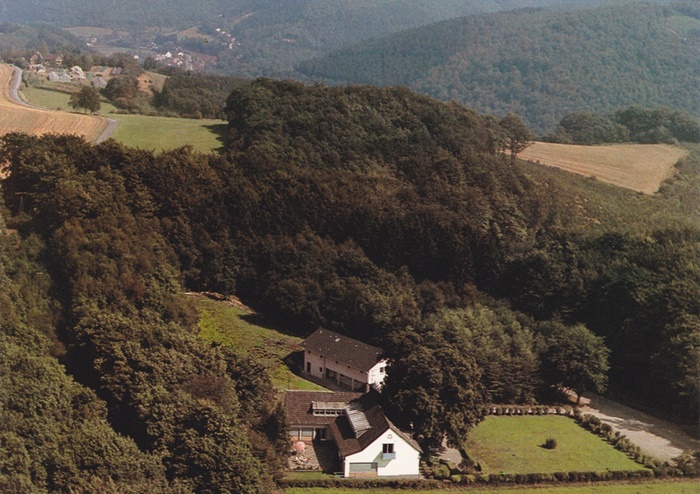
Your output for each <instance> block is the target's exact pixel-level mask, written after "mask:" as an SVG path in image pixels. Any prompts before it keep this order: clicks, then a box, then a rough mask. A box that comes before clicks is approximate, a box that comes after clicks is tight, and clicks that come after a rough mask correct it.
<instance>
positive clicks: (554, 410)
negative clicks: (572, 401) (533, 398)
mask: <svg viewBox="0 0 700 494" xmlns="http://www.w3.org/2000/svg"><path fill="white" fill-rule="evenodd" d="M483 411H484V415H510V416H515V415H565V416H567V417H573V416H574V414H576V413H577V412H578V413H580V411H579V409H578V408H576V407H571V406H551V407H550V406H544V405H491V406H488V407H485V408H484V410H483Z"/></svg>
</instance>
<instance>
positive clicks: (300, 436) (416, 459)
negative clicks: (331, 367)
mask: <svg viewBox="0 0 700 494" xmlns="http://www.w3.org/2000/svg"><path fill="white" fill-rule="evenodd" d="M284 408H285V415H286V419H287V423H288V425H289V429H288V430H289V438H290V441H291V442H292V444H294V443H296V442H297V441H304V442H305V443H307V444H309V443H312V442H314V441H316V442H323V441H332V442H333V444H334V445H335V447H336V448H337V453H338V459H339V461H340V464H341V471H342V473H343V476H344V477H418V476H419V475H420V473H419V464H420V455H421V449H420V447H419V446H418V444H417V443H416V442H415V441H414V440H413V439H412V438H411V436H410V435H409V434H406V433H404V432H402V431H400V430H399V429H398V428H397V427H396V426H395V425H394V424H393V423H392V422H391V421H390V420H389V419H388V418H387V417H386V416H385V415H384V412H383V411H382V409H381V407H380V406H379V404H378V403H377V400H376V392H374V391H371V392H369V393H365V394H360V393H350V392H344V393H330V392H324V391H287V392H286V394H285V400H284Z"/></svg>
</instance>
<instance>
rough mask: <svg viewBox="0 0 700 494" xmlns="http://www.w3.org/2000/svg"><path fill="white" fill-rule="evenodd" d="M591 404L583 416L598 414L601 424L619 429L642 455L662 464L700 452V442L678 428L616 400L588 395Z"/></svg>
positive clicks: (585, 409) (584, 409)
mask: <svg viewBox="0 0 700 494" xmlns="http://www.w3.org/2000/svg"><path fill="white" fill-rule="evenodd" d="M587 395H588V398H589V400H590V401H589V403H588V404H587V405H586V406H585V407H583V408H582V411H583V412H584V413H591V414H593V415H596V416H597V417H598V418H600V420H601V421H602V422H605V423H608V424H610V425H611V426H612V427H613V429H615V430H619V431H620V433H621V434H624V435H625V436H627V437H628V438H629V440H630V441H632V442H633V443H634V444H636V445H637V446H639V447H640V448H641V449H642V451H643V452H645V453H647V454H649V455H651V456H653V457H654V458H657V459H659V460H662V461H670V460H671V459H673V458H675V457H677V456H679V455H680V454H681V453H682V452H683V451H684V450H695V451H700V441H699V440H697V439H694V438H692V437H690V436H689V435H688V434H686V433H685V432H684V431H683V430H682V429H680V428H679V427H677V426H676V425H674V424H672V423H670V422H666V421H665V420H662V419H659V418H656V417H652V416H651V415H647V414H646V413H643V412H640V411H638V410H635V409H633V408H630V407H627V406H625V405H621V404H620V403H616V402H614V401H611V400H608V399H606V398H603V397H602V396H597V395H594V394H587Z"/></svg>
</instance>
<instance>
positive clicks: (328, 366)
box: [301, 329, 387, 392]
mask: <svg viewBox="0 0 700 494" xmlns="http://www.w3.org/2000/svg"><path fill="white" fill-rule="evenodd" d="M301 346H302V347H303V348H304V368H303V370H304V372H305V373H307V374H309V375H311V376H312V377H315V378H317V379H326V380H331V381H333V382H335V384H336V385H338V386H341V387H343V388H347V389H349V390H351V391H360V392H367V391H369V388H370V387H371V386H375V387H377V388H378V389H381V387H382V384H383V383H384V377H385V375H386V366H387V360H386V359H384V358H382V355H383V353H384V351H383V350H382V349H381V348H379V347H376V346H372V345H368V344H367V343H362V342H361V341H359V340H356V339H353V338H350V337H348V336H343V335H341V334H339V333H336V332H334V331H329V330H327V329H317V330H316V331H314V332H313V333H312V334H311V335H310V336H309V337H308V338H306V339H305V340H304V341H303V342H302V343H301Z"/></svg>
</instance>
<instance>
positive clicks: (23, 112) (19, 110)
mask: <svg viewBox="0 0 700 494" xmlns="http://www.w3.org/2000/svg"><path fill="white" fill-rule="evenodd" d="M12 76H13V69H12V67H10V66H9V65H5V64H1V65H0V87H1V88H2V90H1V91H0V135H4V134H7V133H9V132H25V133H27V134H32V135H41V134H49V133H57V134H77V135H80V136H83V137H85V138H86V139H87V140H89V141H94V140H95V139H97V137H99V135H100V134H101V133H102V130H103V129H104V128H105V127H106V126H107V120H106V119H105V118H104V117H99V116H95V115H80V114H77V113H67V112H60V111H53V110H45V109H40V108H31V107H27V106H22V105H20V104H18V103H16V102H15V101H13V100H12V98H11V96H10V84H11V81H12Z"/></svg>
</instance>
